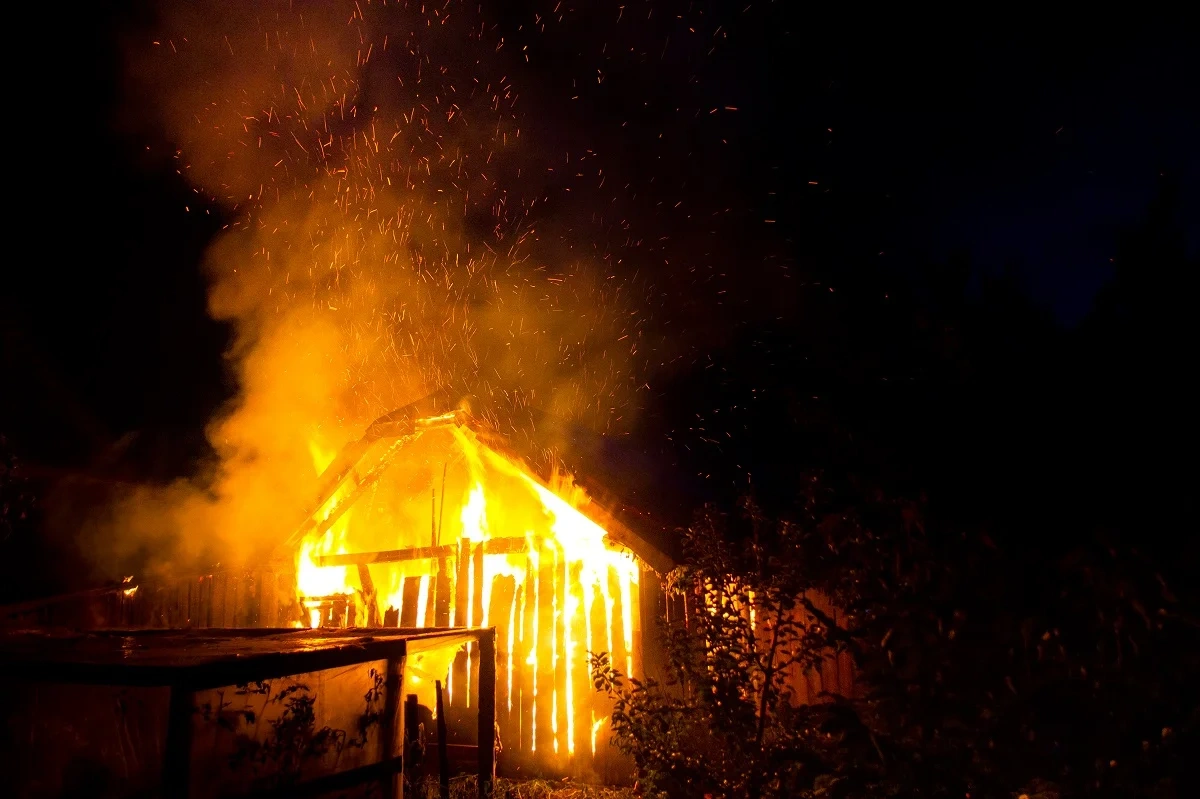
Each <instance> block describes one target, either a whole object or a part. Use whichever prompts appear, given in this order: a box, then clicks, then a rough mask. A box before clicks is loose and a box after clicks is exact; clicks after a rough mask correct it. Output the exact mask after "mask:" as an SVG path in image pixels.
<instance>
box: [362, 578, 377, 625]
mask: <svg viewBox="0 0 1200 799" xmlns="http://www.w3.org/2000/svg"><path fill="white" fill-rule="evenodd" d="M358 581H359V582H360V583H361V584H362V591H363V604H364V605H366V606H367V620H366V625H367V626H368V627H378V626H379V599H378V597H377V596H376V593H375V581H374V580H372V579H371V569H370V567H368V566H367V564H365V563H360V564H358Z"/></svg>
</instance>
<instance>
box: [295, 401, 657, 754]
mask: <svg viewBox="0 0 1200 799" xmlns="http://www.w3.org/2000/svg"><path fill="white" fill-rule="evenodd" d="M432 410H433V411H434V412H432V413H430V412H429V411H430V409H429V408H428V406H427V407H426V408H425V409H424V411H425V414H424V415H420V414H419V412H418V411H417V410H415V409H413V408H409V409H403V410H401V411H397V412H395V413H393V414H390V415H388V416H385V417H383V418H381V419H379V420H377V421H376V422H375V423H374V424H372V425H371V426H370V427H369V428H368V430H367V431H366V433H365V434H364V435H363V437H362V438H360V439H359V440H357V441H354V442H352V443H351V444H349V445H348V446H346V447H345V448H343V449H342V451H340V452H338V453H322V452H320V451H319V450H317V449H314V453H313V454H314V459H315V460H316V461H317V465H318V466H319V467H320V468H321V475H322V476H321V480H320V488H319V492H318V495H317V496H316V498H315V501H314V504H313V506H312V511H311V513H309V514H308V515H307V516H306V518H305V519H304V522H303V523H302V524H301V525H300V527H299V528H298V529H297V530H296V531H295V533H294V534H293V535H292V536H291V537H290V538H289V539H288V541H287V542H286V544H285V545H284V546H283V547H281V548H280V550H279V551H278V553H277V554H278V556H279V557H281V558H285V559H291V560H292V561H293V562H294V563H295V582H296V591H297V595H296V596H297V604H298V607H297V609H296V612H297V614H298V615H299V616H300V619H299V620H300V621H301V622H302V623H303V624H305V625H307V626H310V627H323V628H329V627H353V626H358V627H376V626H383V627H397V626H398V627H401V628H432V627H448V626H453V627H494V628H495V629H496V658H497V663H496V669H497V680H496V684H497V697H496V708H497V719H498V722H497V726H498V734H499V740H500V742H501V747H502V754H501V759H500V767H501V769H502V770H503V771H506V772H509V773H520V772H537V773H562V774H575V775H580V776H609V777H611V776H614V775H613V773H612V772H613V768H614V767H615V766H616V763H615V762H614V758H613V757H612V753H611V752H610V747H609V737H610V736H609V731H608V714H609V709H608V708H607V707H606V706H605V704H604V702H603V699H602V698H601V697H598V696H597V695H596V694H595V692H594V690H593V689H592V685H591V680H590V675H589V661H588V656H589V653H598V652H608V653H609V654H610V656H611V657H612V659H613V662H614V664H616V666H617V667H618V668H619V669H621V670H622V671H624V672H626V673H628V674H632V675H638V676H640V675H643V674H645V672H646V668H647V663H646V659H647V658H646V652H647V648H646V646H645V641H644V638H643V634H644V632H646V631H653V630H654V629H656V628H655V621H654V619H655V618H656V615H657V611H658V606H659V603H660V597H661V595H662V592H661V587H660V582H659V579H658V575H659V574H661V573H663V572H665V571H666V570H668V569H669V568H670V567H671V565H672V564H671V561H670V559H669V558H668V557H667V556H666V555H664V554H663V553H662V552H661V551H660V550H658V549H657V548H655V547H654V546H652V545H650V544H649V543H648V542H647V541H645V540H644V539H643V538H642V537H640V536H639V535H637V534H636V533H634V532H633V531H631V530H630V529H629V528H627V527H625V526H624V525H623V524H621V523H620V522H619V521H617V520H616V519H615V518H614V517H613V516H612V515H611V514H608V513H606V512H605V511H604V510H603V509H602V508H601V507H600V506H599V504H597V503H595V502H592V501H591V500H590V499H589V497H588V496H587V494H586V493H585V492H584V491H582V490H581V489H579V488H577V487H576V486H575V485H574V484H573V483H572V482H571V481H570V479H569V478H566V477H564V476H563V475H561V474H556V473H551V474H550V475H548V476H547V479H543V478H541V477H539V476H538V475H536V474H535V473H534V472H532V471H531V470H530V469H528V468H527V467H526V466H525V465H524V464H523V463H522V462H521V461H520V460H519V459H517V458H516V457H514V456H513V455H511V454H508V453H506V452H505V451H504V443H503V442H502V441H500V440H499V439H498V438H497V437H496V436H494V435H490V434H489V433H488V432H487V430H486V428H485V427H482V426H480V425H477V424H475V423H473V420H472V419H471V418H470V417H469V415H468V414H467V413H466V412H465V411H463V410H461V409H451V410H448V411H444V412H439V411H441V410H442V409H440V408H437V407H436V406H435V407H434V408H433V409H432ZM652 649H653V647H652ZM478 659H479V655H478V653H477V652H476V651H475V650H474V648H473V647H471V646H468V647H466V649H465V650H464V651H463V652H461V653H459V655H458V657H457V659H456V660H455V661H454V663H453V665H452V667H451V668H450V673H449V674H448V675H446V677H445V678H446V685H447V692H448V700H449V704H448V709H447V715H448V716H449V717H450V720H451V724H452V726H454V724H455V722H456V721H457V720H458V719H459V718H460V717H461V718H462V719H467V718H468V717H469V716H470V715H471V713H470V711H471V708H470V706H469V705H470V701H471V700H470V697H471V696H472V695H473V693H474V691H473V688H472V683H473V682H474V681H476V680H477V679H478V669H479V663H478ZM650 659H651V660H652V661H653V660H654V659H655V658H654V656H653V655H651V656H650ZM428 679H430V680H432V679H435V675H428ZM467 726H469V724H468V725H467Z"/></svg>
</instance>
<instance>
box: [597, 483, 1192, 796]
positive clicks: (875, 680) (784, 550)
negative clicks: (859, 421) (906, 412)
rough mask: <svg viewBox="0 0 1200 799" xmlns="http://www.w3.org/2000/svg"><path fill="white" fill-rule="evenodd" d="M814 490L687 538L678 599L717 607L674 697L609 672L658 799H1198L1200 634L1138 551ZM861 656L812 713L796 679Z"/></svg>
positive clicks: (676, 658) (686, 659) (695, 618)
mask: <svg viewBox="0 0 1200 799" xmlns="http://www.w3.org/2000/svg"><path fill="white" fill-rule="evenodd" d="M801 493H802V495H803V502H802V504H801V508H800V512H799V513H798V514H797V515H796V516H795V517H793V518H791V519H788V520H785V521H777V520H770V519H768V518H766V517H765V516H764V514H763V513H762V511H761V510H760V509H759V508H758V507H757V506H756V505H755V504H754V503H753V502H749V501H748V502H745V503H744V505H743V508H742V509H741V512H740V513H738V514H735V515H726V514H722V513H719V512H717V511H716V510H715V509H712V508H709V509H706V511H705V512H703V513H702V514H700V515H699V517H698V518H697V520H696V522H695V524H693V525H692V526H691V527H690V528H689V529H688V530H687V531H686V533H685V537H686V545H687V556H686V565H685V566H684V567H683V568H682V569H681V570H680V571H679V572H678V573H677V574H675V575H672V578H671V580H670V582H669V590H670V591H673V592H676V593H681V592H686V593H688V594H689V598H694V597H695V596H696V592H697V591H698V592H699V595H700V596H701V597H702V599H703V602H702V603H697V609H696V610H695V612H693V613H690V614H689V615H688V623H687V625H686V626H685V625H684V624H683V623H682V622H681V621H675V622H673V623H672V624H669V625H667V626H666V629H665V637H666V641H667V644H668V647H667V649H668V652H667V654H668V659H669V664H670V673H669V675H668V676H667V678H666V679H665V680H664V681H663V682H662V683H659V682H655V681H652V680H648V681H646V682H645V683H642V682H639V681H637V680H633V679H630V678H628V677H626V676H625V675H622V674H620V673H619V672H617V671H615V670H614V669H613V668H612V667H611V665H610V664H609V662H608V660H607V657H606V656H604V655H598V656H595V657H594V658H593V675H594V680H595V684H596V687H597V688H598V689H599V690H601V691H604V692H606V693H608V694H610V695H611V696H612V698H613V699H614V701H615V710H614V713H613V716H612V725H613V734H614V739H615V742H616V744H617V745H618V746H619V747H620V748H622V749H623V750H624V751H626V752H628V753H629V754H630V755H632V757H633V758H634V760H635V762H636V764H637V768H638V774H639V780H640V781H641V783H642V785H643V786H644V787H645V788H646V790H647V795H654V796H670V797H674V796H693V795H702V794H711V795H712V796H714V797H741V796H748V797H760V796H803V797H834V796H896V795H905V796H946V797H962V796H967V795H969V796H972V797H1009V796H1017V795H1019V794H1021V793H1026V794H1029V795H1030V796H1033V795H1041V796H1044V797H1049V796H1058V795H1064V796H1065V795H1069V796H1092V795H1095V796H1101V795H1103V796H1148V797H1149V796H1153V797H1169V796H1184V795H1194V794H1189V793H1188V791H1189V790H1190V789H1191V788H1192V787H1194V785H1195V778H1194V777H1193V776H1192V775H1191V773H1190V772H1189V769H1188V765H1189V764H1188V763H1187V762H1186V758H1187V753H1189V752H1192V751H1195V750H1196V746H1197V743H1198V742H1200V691H1198V688H1197V685H1196V680H1195V675H1196V674H1200V656H1198V653H1200V646H1198V645H1197V643H1198V642H1197V633H1198V631H1200V624H1198V623H1197V620H1196V617H1195V615H1194V614H1193V612H1192V610H1191V609H1190V608H1189V607H1188V603H1187V602H1185V601H1184V600H1183V599H1182V598H1181V597H1180V595H1178V594H1177V593H1176V591H1175V590H1174V587H1173V586H1170V585H1169V584H1167V582H1166V581H1165V579H1164V578H1163V576H1162V574H1161V572H1159V571H1157V570H1155V569H1154V568H1153V566H1152V565H1151V564H1150V563H1148V562H1147V561H1146V560H1145V559H1144V558H1142V557H1140V556H1139V555H1138V553H1137V552H1136V551H1131V550H1123V549H1118V548H1115V547H1109V548H1105V547H1101V546H1092V547H1078V548H1075V549H1073V550H1072V551H1070V552H1069V553H1066V554H1065V555H1064V556H1063V557H1061V558H1058V559H1056V560H1052V561H1049V560H1048V561H1045V562H1040V563H1039V562H1033V561H1031V560H1030V559H1029V558H1027V557H1024V556H1023V555H1024V553H1022V552H1020V551H1006V550H1005V549H1004V548H1002V547H1000V546H998V545H997V543H996V542H995V541H994V540H992V539H991V538H990V537H989V536H988V535H986V534H984V533H981V532H978V531H962V530H954V529H948V530H947V529H937V528H935V527H931V526H930V525H929V524H928V523H927V520H926V518H925V515H924V513H923V508H922V506H921V504H920V503H915V502H911V501H906V500H898V499H893V498H889V497H887V496H885V495H883V494H882V493H880V492H878V491H875V490H867V489H864V488H863V487H862V486H856V485H853V484H849V483H848V484H844V485H835V484H833V483H832V482H831V481H830V480H828V479H826V478H823V477H822V476H820V475H811V476H810V477H809V478H808V479H807V481H806V482H805V484H804V486H803V490H802V492H801ZM747 544H748V545H747ZM819 596H824V597H828V598H829V599H830V600H832V603H833V605H834V606H836V607H838V608H840V610H841V612H840V613H839V614H838V615H837V617H836V620H835V619H834V618H833V616H832V614H829V613H826V612H823V611H822V609H821V607H822V606H821V603H820V602H816V601H814V599H815V598H817V597H819ZM751 610H753V616H752V615H751ZM840 651H844V652H848V653H850V654H851V655H852V656H853V659H854V662H855V664H856V666H857V680H856V684H855V689H854V690H853V691H852V692H848V693H847V694H845V695H839V694H837V693H836V691H837V689H836V688H833V689H832V691H830V692H827V693H826V694H825V695H823V696H821V697H820V701H818V702H815V703H809V704H799V705H797V703H796V702H795V701H794V700H795V699H796V697H795V696H794V694H793V691H792V688H791V685H792V684H794V683H793V682H791V681H790V679H789V667H791V666H793V665H794V666H796V667H798V668H800V669H803V670H807V671H809V672H810V673H811V672H812V671H813V670H815V669H818V668H819V667H820V665H821V662H822V661H823V660H824V659H825V658H827V657H830V656H831V655H832V654H833V653H837V652H840Z"/></svg>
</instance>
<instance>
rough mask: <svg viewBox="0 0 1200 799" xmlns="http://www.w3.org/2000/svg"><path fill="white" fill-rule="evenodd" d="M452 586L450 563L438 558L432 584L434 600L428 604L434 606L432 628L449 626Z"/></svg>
mask: <svg viewBox="0 0 1200 799" xmlns="http://www.w3.org/2000/svg"><path fill="white" fill-rule="evenodd" d="M452 585H453V584H452V583H451V581H450V561H449V560H447V559H446V558H438V561H437V579H436V580H435V582H434V597H435V600H434V602H431V603H430V604H431V605H433V606H434V615H433V626H434V627H449V626H450V592H451V591H452V590H453V588H452Z"/></svg>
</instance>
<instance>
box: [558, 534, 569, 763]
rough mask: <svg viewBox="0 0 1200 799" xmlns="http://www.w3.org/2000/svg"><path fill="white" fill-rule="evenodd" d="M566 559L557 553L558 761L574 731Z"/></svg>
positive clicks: (562, 759)
mask: <svg viewBox="0 0 1200 799" xmlns="http://www.w3.org/2000/svg"><path fill="white" fill-rule="evenodd" d="M567 568H568V566H567V559H566V556H565V555H564V554H563V553H562V552H561V551H557V550H556V551H555V554H554V609H555V613H554V652H555V654H556V655H557V657H555V658H554V693H555V696H556V697H557V701H556V702H555V707H554V714H555V719H554V722H555V728H556V730H557V732H556V733H555V735H554V740H555V742H556V743H557V744H558V749H557V753H558V760H559V762H560V763H561V762H563V761H565V760H566V757H567V752H568V751H569V748H570V747H568V746H567V737H568V736H570V735H571V734H572V731H571V722H570V717H569V716H568V715H567V694H568V689H567V618H566V616H567V613H566V608H567V577H568V573H567Z"/></svg>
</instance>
